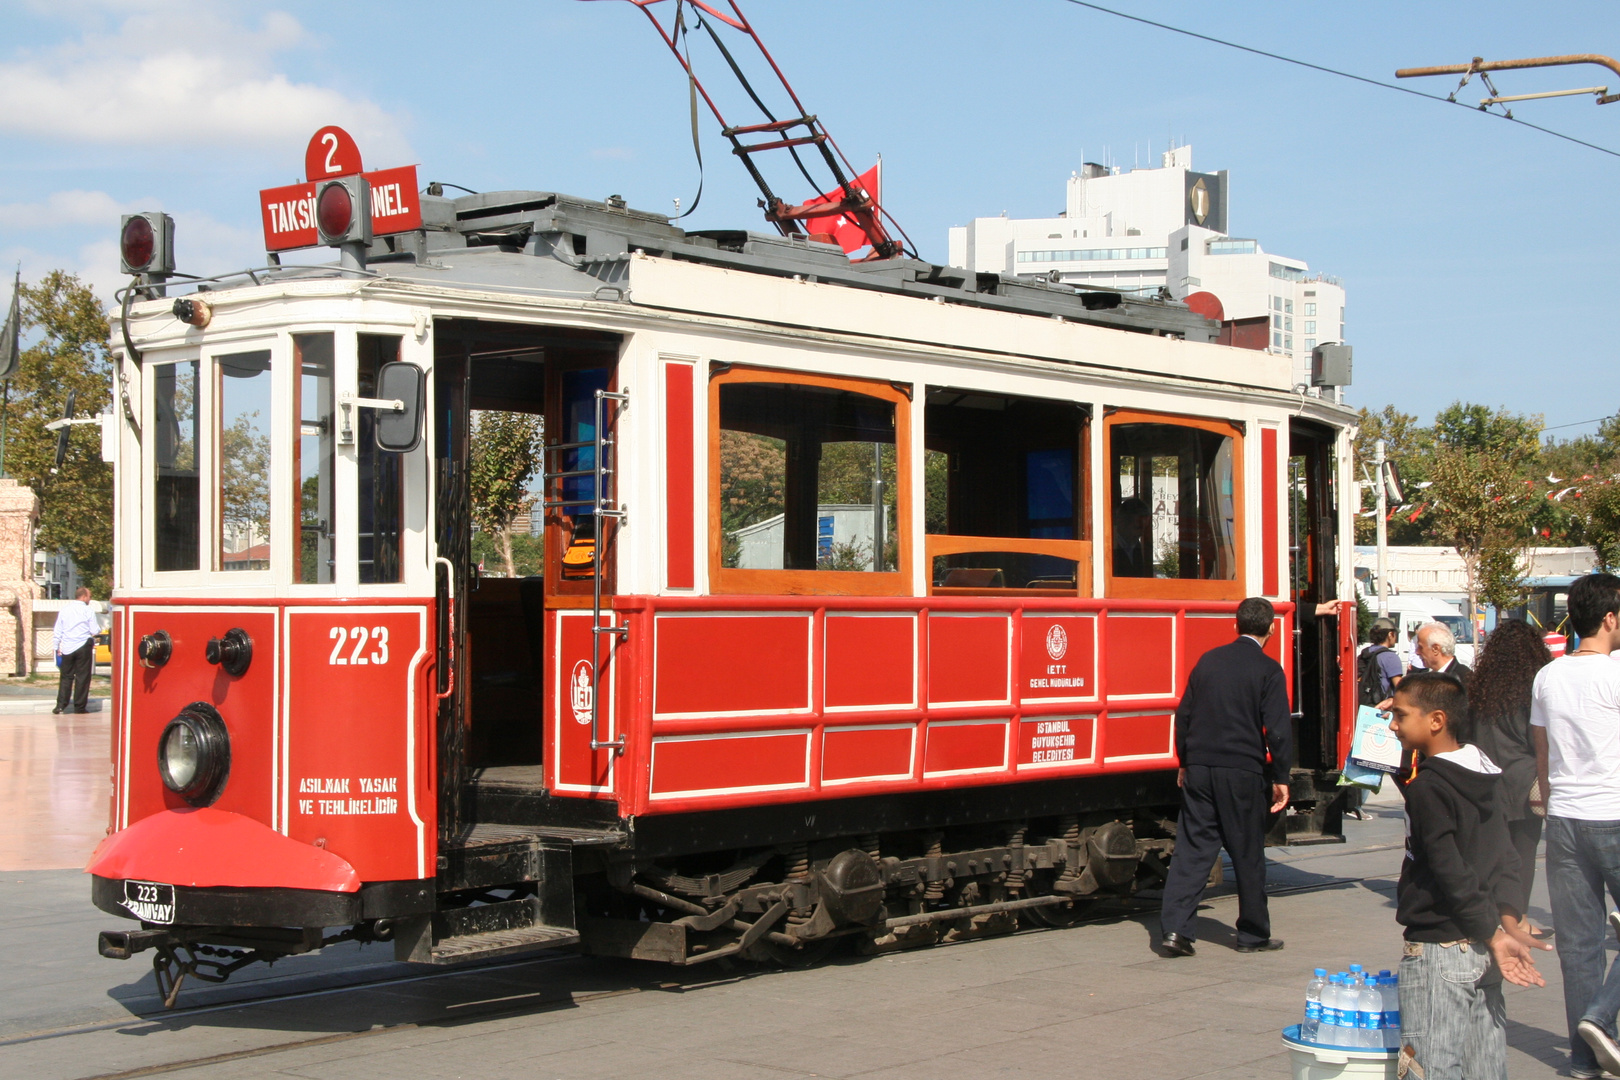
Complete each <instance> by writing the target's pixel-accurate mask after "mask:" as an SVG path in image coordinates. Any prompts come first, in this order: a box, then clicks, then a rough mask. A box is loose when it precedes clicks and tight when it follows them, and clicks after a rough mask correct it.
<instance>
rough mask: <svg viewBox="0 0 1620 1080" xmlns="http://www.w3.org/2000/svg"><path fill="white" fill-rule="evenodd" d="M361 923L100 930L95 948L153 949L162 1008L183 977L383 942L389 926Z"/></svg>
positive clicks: (213, 978) (217, 975)
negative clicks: (326, 930)
mask: <svg viewBox="0 0 1620 1080" xmlns="http://www.w3.org/2000/svg"><path fill="white" fill-rule="evenodd" d="M383 922H384V920H378V921H377V922H376V923H372V922H367V923H361V924H359V925H356V926H351V927H349V928H348V929H347V930H344V931H342V932H341V933H337V934H333V935H331V936H330V937H327V936H324V934H323V932H322V930H321V929H320V928H319V927H304V928H301V929H300V928H282V927H271V928H264V929H249V928H242V927H233V928H230V929H220V928H218V927H209V926H195V927H150V926H143V927H142V928H141V929H139V930H103V931H101V933H100V935H99V936H98V937H97V940H96V950H97V951H98V952H99V953H101V955H102V956H104V957H106V958H108V959H109V960H128V959H129V958H130V957H132V956H134V955H135V954H136V953H141V952H146V951H147V950H149V949H150V950H153V953H152V975H153V977H154V978H155V979H156V980H157V988H158V993H159V994H160V995H162V997H163V1007H164V1008H166V1009H172V1008H174V1003H175V1002H176V1001H177V1000H178V999H179V997H180V987H181V985H182V984H183V983H184V982H185V980H186V977H187V976H194V977H195V978H197V979H199V980H201V981H203V982H210V983H222V982H224V981H225V980H226V979H228V978H230V977H231V975H233V974H235V973H236V972H238V971H240V970H241V969H242V968H245V967H247V966H248V965H249V964H255V963H265V964H273V963H275V962H276V961H277V960H280V959H281V958H283V957H286V956H297V955H299V954H302V953H311V952H316V951H318V950H320V949H323V948H325V947H326V946H328V945H335V944H337V943H338V942H340V941H359V942H362V943H366V942H372V941H387V940H389V939H390V938H391V937H392V932H391V929H390V928H389V927H387V926H385V925H380V924H381V923H383Z"/></svg>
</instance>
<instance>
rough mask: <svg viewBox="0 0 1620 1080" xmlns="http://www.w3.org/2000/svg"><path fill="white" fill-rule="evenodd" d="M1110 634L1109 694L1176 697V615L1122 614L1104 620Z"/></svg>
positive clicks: (1111, 695)
mask: <svg viewBox="0 0 1620 1080" xmlns="http://www.w3.org/2000/svg"><path fill="white" fill-rule="evenodd" d="M1103 632H1104V633H1105V634H1106V635H1107V636H1108V669H1107V670H1108V696H1109V697H1110V698H1121V697H1136V698H1143V697H1175V696H1176V695H1177V694H1178V693H1180V692H1181V687H1180V686H1178V685H1177V674H1176V618H1175V616H1174V615H1173V614H1169V613H1166V614H1157V613H1155V614H1142V615H1136V614H1131V615H1123V614H1115V613H1110V614H1109V615H1108V617H1107V618H1106V619H1105V620H1104V626H1103Z"/></svg>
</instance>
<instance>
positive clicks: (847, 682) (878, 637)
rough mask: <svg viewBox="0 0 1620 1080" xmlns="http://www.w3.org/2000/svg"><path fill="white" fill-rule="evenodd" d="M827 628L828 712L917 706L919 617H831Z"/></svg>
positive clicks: (828, 618)
mask: <svg viewBox="0 0 1620 1080" xmlns="http://www.w3.org/2000/svg"><path fill="white" fill-rule="evenodd" d="M826 625H827V631H826V633H827V660H826V671H827V702H826V707H827V708H828V709H834V710H836V709H849V710H856V709H877V708H885V707H886V708H892V709H893V708H911V707H912V706H913V705H915V704H916V701H917V618H916V616H914V615H865V614H850V615H833V614H829V615H828V616H827V624H826Z"/></svg>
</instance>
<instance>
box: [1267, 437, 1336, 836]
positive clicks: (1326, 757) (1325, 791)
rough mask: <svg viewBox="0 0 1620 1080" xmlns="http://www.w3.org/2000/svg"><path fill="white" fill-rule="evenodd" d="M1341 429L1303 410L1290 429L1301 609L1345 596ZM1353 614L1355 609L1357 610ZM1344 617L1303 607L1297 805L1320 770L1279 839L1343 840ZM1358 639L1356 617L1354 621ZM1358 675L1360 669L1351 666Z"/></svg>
mask: <svg viewBox="0 0 1620 1080" xmlns="http://www.w3.org/2000/svg"><path fill="white" fill-rule="evenodd" d="M1338 436H1339V433H1338V431H1336V430H1335V429H1334V428H1332V427H1329V426H1328V425H1326V424H1321V423H1317V422H1314V421H1311V420H1306V419H1303V418H1296V419H1294V420H1292V421H1291V422H1290V423H1289V429H1288V442H1289V446H1288V487H1287V500H1288V537H1287V539H1288V552H1289V557H1288V599H1290V600H1292V601H1293V602H1294V605H1295V611H1296V612H1299V613H1309V612H1314V610H1315V608H1316V605H1317V604H1319V603H1322V602H1323V601H1329V600H1334V599H1337V598H1338V596H1339V499H1340V493H1339V491H1338V450H1337V447H1338ZM1351 618H1352V619H1353V618H1354V616H1353V615H1352V616H1351ZM1341 621H1342V618H1341V617H1334V616H1327V617H1323V618H1313V617H1311V616H1310V615H1309V614H1305V615H1304V616H1303V617H1301V615H1299V614H1296V616H1295V619H1294V634H1293V641H1292V642H1291V646H1292V648H1293V650H1294V655H1293V661H1294V663H1293V672H1294V686H1293V703H1294V716H1293V720H1294V752H1295V754H1296V760H1295V762H1294V765H1295V785H1294V786H1295V792H1294V797H1295V800H1296V802H1295V806H1296V809H1299V808H1300V806H1299V801H1298V800H1299V799H1300V796H1301V795H1302V794H1305V793H1303V792H1301V791H1300V790H1299V788H1300V786H1301V785H1300V780H1301V779H1302V777H1303V776H1304V775H1305V774H1306V773H1308V774H1309V775H1310V777H1311V778H1312V785H1311V786H1312V788H1313V789H1314V791H1313V792H1312V793H1311V796H1312V798H1311V800H1310V801H1311V802H1312V803H1313V806H1312V808H1311V810H1310V812H1309V813H1295V814H1287V815H1284V816H1283V817H1282V818H1281V819H1279V821H1278V823H1277V825H1276V828H1275V830H1274V832H1276V833H1278V834H1279V835H1274V836H1273V837H1271V838H1270V839H1271V840H1272V842H1275V843H1296V844H1297V843H1309V842H1312V841H1339V840H1342V839H1343V838H1344V829H1343V826H1342V817H1343V808H1344V799H1343V797H1342V795H1340V793H1339V789H1337V787H1336V784H1337V781H1338V771H1339V767H1340V762H1341V754H1340V751H1339V741H1340V727H1341V724H1340V713H1341V708H1342V693H1341V687H1342V680H1343V678H1345V671H1344V664H1343V663H1342V652H1343V644H1342V630H1343V628H1342V627H1341V626H1340V625H1339V624H1340V622H1341ZM1349 631H1350V640H1351V641H1352V642H1353V641H1354V636H1355V633H1354V632H1355V626H1354V623H1353V622H1352V624H1351V625H1350V627H1349ZM1351 675H1352V676H1353V671H1352V672H1351Z"/></svg>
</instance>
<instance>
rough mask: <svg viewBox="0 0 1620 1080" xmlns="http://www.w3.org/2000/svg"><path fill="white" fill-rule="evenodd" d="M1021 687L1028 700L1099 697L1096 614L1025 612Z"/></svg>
mask: <svg viewBox="0 0 1620 1080" xmlns="http://www.w3.org/2000/svg"><path fill="white" fill-rule="evenodd" d="M1023 639H1024V644H1023V649H1022V650H1021V655H1020V662H1019V669H1018V689H1019V693H1020V694H1021V695H1022V696H1023V698H1024V700H1025V701H1031V700H1041V701H1096V700H1097V616H1095V615H1046V614H1044V613H1038V614H1029V613H1026V614H1025V615H1024V618H1023Z"/></svg>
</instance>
